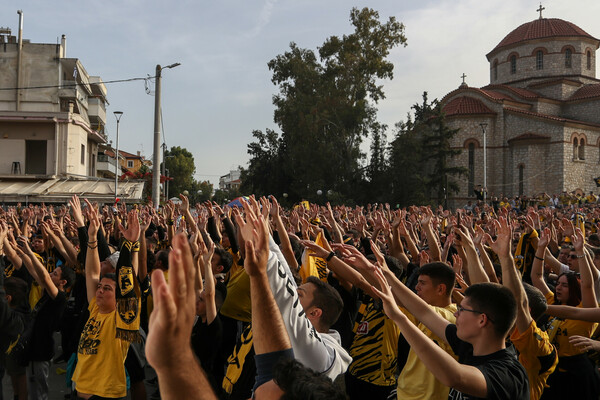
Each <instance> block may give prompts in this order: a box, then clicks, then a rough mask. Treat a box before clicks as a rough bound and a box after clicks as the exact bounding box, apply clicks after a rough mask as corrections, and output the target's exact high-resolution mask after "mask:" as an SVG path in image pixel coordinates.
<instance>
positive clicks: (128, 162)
mask: <svg viewBox="0 0 600 400" xmlns="http://www.w3.org/2000/svg"><path fill="white" fill-rule="evenodd" d="M127 168H133V161H131V160H127Z"/></svg>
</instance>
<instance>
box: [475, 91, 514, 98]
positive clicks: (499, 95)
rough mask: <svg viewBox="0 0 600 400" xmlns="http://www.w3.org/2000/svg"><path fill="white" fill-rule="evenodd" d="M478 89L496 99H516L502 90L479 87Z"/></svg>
mask: <svg viewBox="0 0 600 400" xmlns="http://www.w3.org/2000/svg"><path fill="white" fill-rule="evenodd" d="M477 90H480V91H482V92H483V93H485V94H487V95H488V96H489V97H491V98H492V99H494V100H514V99H513V98H512V97H510V96H509V95H507V94H505V93H502V92H496V91H495V90H489V89H477Z"/></svg>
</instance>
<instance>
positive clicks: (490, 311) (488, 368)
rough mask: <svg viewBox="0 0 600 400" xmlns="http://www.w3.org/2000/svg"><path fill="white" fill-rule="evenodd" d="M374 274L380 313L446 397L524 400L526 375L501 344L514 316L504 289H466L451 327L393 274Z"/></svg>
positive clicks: (485, 286)
mask: <svg viewBox="0 0 600 400" xmlns="http://www.w3.org/2000/svg"><path fill="white" fill-rule="evenodd" d="M374 274H375V277H376V278H377V281H378V283H379V285H378V286H379V287H378V288H374V291H375V292H376V293H377V295H378V296H379V297H380V298H381V299H382V301H383V307H384V311H385V313H386V314H387V315H388V316H389V317H390V318H391V319H392V320H394V322H396V324H398V326H399V327H400V330H401V331H402V334H403V335H404V337H405V339H406V340H407V342H408V343H409V344H410V346H411V350H413V351H414V352H415V353H416V354H417V356H418V357H419V358H420V359H421V361H422V362H423V363H424V364H425V366H426V367H427V369H429V371H430V372H431V373H432V374H433V375H434V376H435V377H436V378H437V379H438V380H439V381H440V382H441V383H442V384H444V385H446V386H448V387H450V393H449V395H448V398H449V399H462V398H469V399H473V398H486V399H487V398H489V399H514V400H526V399H529V381H528V379H527V373H526V371H525V369H524V368H523V366H522V365H521V364H520V363H519V361H518V360H517V357H516V354H515V353H514V351H513V350H512V348H510V349H509V348H507V347H506V342H505V339H506V337H507V335H508V332H509V331H510V329H512V327H513V325H514V323H515V319H516V314H517V304H516V301H515V298H514V296H513V294H512V293H511V291H510V290H509V289H507V288H506V287H502V286H501V285H499V284H497V283H477V284H474V285H472V286H470V287H469V288H467V290H465V293H464V295H465V297H464V299H463V300H462V302H461V304H460V305H458V306H457V311H456V313H455V316H456V323H455V324H452V323H450V322H449V321H448V320H446V319H444V318H443V317H441V316H440V315H439V314H437V313H436V312H435V311H434V310H432V309H431V308H430V307H429V305H428V304H427V303H426V302H425V301H424V300H422V299H421V298H420V297H419V296H417V295H416V294H415V293H413V292H412V291H411V290H410V289H408V288H407V287H406V286H405V285H403V284H402V283H401V282H400V281H399V280H398V279H397V278H396V277H395V276H394V275H393V274H390V273H389V272H388V271H386V270H385V269H376V270H375V271H374ZM392 293H393V294H392ZM396 299H398V300H399V301H401V302H402V305H403V306H404V307H405V308H406V309H408V310H409V311H410V313H411V314H413V315H418V316H419V318H420V321H421V323H423V324H424V325H425V326H426V327H427V328H429V329H430V330H431V331H432V332H433V333H434V334H435V335H436V336H438V337H440V338H442V339H443V340H444V341H445V342H446V343H448V344H449V345H450V347H451V348H452V350H453V351H454V354H456V355H457V356H458V361H457V360H456V359H455V358H453V357H452V356H451V355H449V354H448V353H447V352H445V351H444V350H442V348H440V347H439V346H438V345H437V344H436V343H435V342H434V341H432V340H431V339H429V338H428V337H427V336H426V335H425V334H424V333H423V332H421V330H419V329H418V328H417V327H416V326H415V325H414V324H413V323H412V322H411V321H410V320H409V319H408V317H407V316H406V315H405V314H404V313H403V312H402V311H401V310H400V309H399V308H398V303H397V302H396ZM467 396H469V397H467Z"/></svg>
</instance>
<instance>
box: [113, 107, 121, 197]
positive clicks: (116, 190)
mask: <svg viewBox="0 0 600 400" xmlns="http://www.w3.org/2000/svg"><path fill="white" fill-rule="evenodd" d="M113 114H115V118H116V119H117V149H116V151H115V160H116V161H117V165H115V204H116V203H117V193H118V189H119V122H121V117H122V116H123V111H115V112H114V113H113Z"/></svg>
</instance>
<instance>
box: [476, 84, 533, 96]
mask: <svg viewBox="0 0 600 400" xmlns="http://www.w3.org/2000/svg"><path fill="white" fill-rule="evenodd" d="M489 89H492V90H493V89H505V90H508V91H510V92H512V93H514V94H516V95H517V96H519V97H522V98H524V99H537V98H539V97H541V96H540V95H539V94H537V93H535V92H532V91H531V90H527V89H523V88H518V87H513V86H509V85H487V86H484V87H483V88H482V90H486V91H487V90H489Z"/></svg>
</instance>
